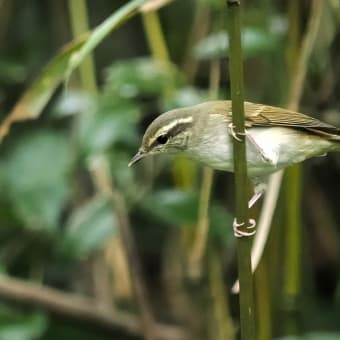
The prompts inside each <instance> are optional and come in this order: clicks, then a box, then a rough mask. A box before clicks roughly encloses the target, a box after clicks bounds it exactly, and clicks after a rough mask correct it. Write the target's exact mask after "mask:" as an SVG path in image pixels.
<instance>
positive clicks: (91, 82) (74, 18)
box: [68, 0, 98, 94]
mask: <svg viewBox="0 0 340 340" xmlns="http://www.w3.org/2000/svg"><path fill="white" fill-rule="evenodd" d="M68 5H69V13H70V20H71V28H72V34H73V36H74V37H78V36H80V35H82V34H84V33H85V32H87V31H89V27H90V26H89V22H88V13H87V7H86V1H85V0H69V1H68ZM79 74H80V81H81V84H82V87H83V88H84V89H86V90H87V91H88V92H89V93H91V94H96V93H97V92H98V86H97V81H96V71H95V66H94V60H93V55H92V54H89V55H88V56H87V57H86V58H85V59H84V61H83V62H82V63H81V65H80V66H79Z"/></svg>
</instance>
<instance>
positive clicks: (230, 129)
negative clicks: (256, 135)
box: [228, 122, 246, 142]
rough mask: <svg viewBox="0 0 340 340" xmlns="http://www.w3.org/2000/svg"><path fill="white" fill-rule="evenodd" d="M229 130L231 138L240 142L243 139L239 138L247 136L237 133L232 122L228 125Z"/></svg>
mask: <svg viewBox="0 0 340 340" xmlns="http://www.w3.org/2000/svg"><path fill="white" fill-rule="evenodd" d="M228 130H229V133H230V134H231V136H233V138H235V139H236V140H237V141H238V142H242V139H241V138H240V137H239V136H245V135H246V133H245V132H244V133H243V132H235V125H234V124H233V123H232V122H231V123H229V124H228Z"/></svg>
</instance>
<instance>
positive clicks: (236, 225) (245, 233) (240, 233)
mask: <svg viewBox="0 0 340 340" xmlns="http://www.w3.org/2000/svg"><path fill="white" fill-rule="evenodd" d="M248 222H249V225H248V226H247V229H253V230H251V231H244V230H240V227H243V226H244V224H245V222H242V223H238V222H237V219H236V218H234V222H233V229H234V235H235V237H244V236H253V235H255V233H256V229H255V226H256V221H255V220H254V219H253V218H250V219H249V221H248Z"/></svg>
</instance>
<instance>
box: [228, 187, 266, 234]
mask: <svg viewBox="0 0 340 340" xmlns="http://www.w3.org/2000/svg"><path fill="white" fill-rule="evenodd" d="M255 188H257V190H255V193H254V195H253V196H252V198H251V199H250V200H249V202H248V208H249V209H250V208H252V207H253V206H254V204H255V203H256V202H257V201H258V200H259V199H260V198H261V196H262V195H263V193H264V191H265V185H263V183H260V184H258V185H256V186H255ZM243 226H244V222H242V223H238V222H237V220H236V218H234V222H233V229H234V235H235V237H244V236H253V235H255V233H256V229H255V226H256V221H255V220H254V219H253V218H250V219H249V225H248V226H247V229H253V230H250V231H244V230H240V227H243Z"/></svg>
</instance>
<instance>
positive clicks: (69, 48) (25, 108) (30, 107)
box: [0, 37, 84, 142]
mask: <svg viewBox="0 0 340 340" xmlns="http://www.w3.org/2000/svg"><path fill="white" fill-rule="evenodd" d="M83 44H84V37H83V38H82V39H79V40H75V41H73V42H72V43H70V44H68V45H66V46H65V47H64V48H63V49H62V51H61V52H60V53H59V54H58V55H57V56H56V57H54V58H53V59H52V60H51V62H50V63H48V65H47V66H46V67H45V69H44V70H43V71H42V73H41V74H40V75H39V77H38V78H37V79H36V80H35V81H34V82H33V84H32V85H31V86H30V87H29V88H28V89H27V90H26V92H24V94H23V95H22V96H21V98H20V99H19V101H18V102H17V103H16V105H15V106H14V108H13V110H12V111H11V112H10V113H9V115H8V116H7V117H6V118H5V119H4V120H3V122H2V123H1V125H0V142H1V141H2V139H3V138H4V137H5V136H6V135H7V133H8V131H9V129H10V127H11V125H12V123H14V122H18V121H23V120H28V119H36V118H37V117H39V115H40V114H41V112H42V110H43V109H44V107H45V105H46V104H47V103H48V101H49V100H50V98H51V96H52V94H53V92H54V90H55V89H56V88H57V87H58V86H59V85H60V83H61V82H62V80H63V79H64V77H65V71H66V67H67V64H68V62H69V60H70V58H71V57H72V56H73V53H75V52H76V51H78V50H79V49H80V47H81V46H82V45H83Z"/></svg>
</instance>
